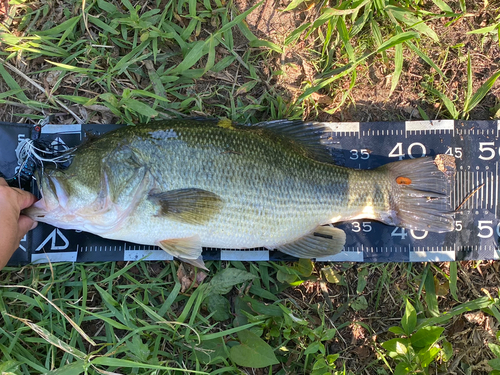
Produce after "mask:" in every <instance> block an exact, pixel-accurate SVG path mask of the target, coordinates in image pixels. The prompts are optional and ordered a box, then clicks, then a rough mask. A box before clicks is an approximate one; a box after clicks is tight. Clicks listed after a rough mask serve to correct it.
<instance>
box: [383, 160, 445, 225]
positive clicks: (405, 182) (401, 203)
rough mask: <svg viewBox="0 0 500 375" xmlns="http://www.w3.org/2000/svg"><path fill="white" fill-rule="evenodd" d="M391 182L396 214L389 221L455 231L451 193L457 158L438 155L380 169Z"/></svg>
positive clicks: (392, 223) (396, 163) (392, 202)
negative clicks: (383, 170) (384, 171)
mask: <svg viewBox="0 0 500 375" xmlns="http://www.w3.org/2000/svg"><path fill="white" fill-rule="evenodd" d="M380 168H381V169H386V171H387V173H388V175H389V178H390V181H391V185H392V186H391V193H392V201H391V206H392V211H393V213H394V214H395V215H394V214H392V215H390V218H388V219H389V220H387V221H386V222H387V223H388V224H391V225H397V226H401V227H405V228H408V229H414V230H426V231H430V232H438V233H442V232H450V231H452V230H453V228H454V221H453V210H452V208H451V207H450V193H451V189H452V183H453V180H454V179H453V177H454V176H455V159H454V158H453V157H452V156H449V155H437V156H436V157H435V158H432V157H425V158H418V159H410V160H402V161H398V162H394V163H390V164H387V165H384V166H382V167H380Z"/></svg>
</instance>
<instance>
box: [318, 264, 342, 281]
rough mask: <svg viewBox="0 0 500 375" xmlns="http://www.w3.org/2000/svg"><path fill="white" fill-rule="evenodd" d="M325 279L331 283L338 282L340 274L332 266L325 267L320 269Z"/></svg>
mask: <svg viewBox="0 0 500 375" xmlns="http://www.w3.org/2000/svg"><path fill="white" fill-rule="evenodd" d="M321 271H322V272H323V275H324V276H325V279H326V281H328V282H329V283H332V284H340V280H341V276H340V275H339V273H338V272H337V271H335V270H334V269H333V268H332V267H326V268H323V269H322V270H321Z"/></svg>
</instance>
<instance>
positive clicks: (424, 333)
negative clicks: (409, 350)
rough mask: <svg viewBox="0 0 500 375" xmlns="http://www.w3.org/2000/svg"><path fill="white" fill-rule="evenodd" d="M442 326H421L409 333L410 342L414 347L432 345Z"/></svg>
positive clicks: (441, 330)
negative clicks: (411, 333)
mask: <svg viewBox="0 0 500 375" xmlns="http://www.w3.org/2000/svg"><path fill="white" fill-rule="evenodd" d="M443 331H444V328H443V327H437V326H430V327H422V328H420V329H419V330H418V331H417V332H415V333H414V334H413V335H411V338H410V340H411V344H412V345H413V346H414V347H415V348H424V347H428V346H431V345H433V344H434V343H435V342H436V341H437V340H438V339H439V336H441V333H443Z"/></svg>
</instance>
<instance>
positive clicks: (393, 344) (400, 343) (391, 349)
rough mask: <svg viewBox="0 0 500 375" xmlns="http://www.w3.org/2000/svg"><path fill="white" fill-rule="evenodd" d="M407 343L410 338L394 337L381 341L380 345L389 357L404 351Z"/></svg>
mask: <svg viewBox="0 0 500 375" xmlns="http://www.w3.org/2000/svg"><path fill="white" fill-rule="evenodd" d="M409 343H410V339H402V338H395V339H390V340H387V341H385V342H383V343H382V347H383V348H384V349H385V350H387V354H388V355H389V356H390V357H391V358H395V357H397V356H398V355H400V353H403V352H404V353H406V351H407V347H408V345H409ZM403 348H404V349H403Z"/></svg>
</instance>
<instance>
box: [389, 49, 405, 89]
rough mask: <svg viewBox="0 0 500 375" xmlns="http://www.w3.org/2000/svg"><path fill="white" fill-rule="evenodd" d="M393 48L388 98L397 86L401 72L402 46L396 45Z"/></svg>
mask: <svg viewBox="0 0 500 375" xmlns="http://www.w3.org/2000/svg"><path fill="white" fill-rule="evenodd" d="M394 48H395V55H394V73H393V74H392V79H391V91H390V92H389V96H391V95H392V93H393V92H394V90H395V89H396V87H397V86H398V83H399V78H400V76H401V72H402V71H403V46H402V45H401V44H398V45H396V46H395V47H394Z"/></svg>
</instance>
